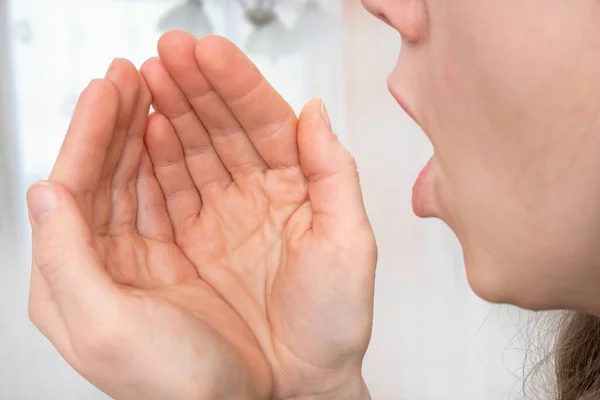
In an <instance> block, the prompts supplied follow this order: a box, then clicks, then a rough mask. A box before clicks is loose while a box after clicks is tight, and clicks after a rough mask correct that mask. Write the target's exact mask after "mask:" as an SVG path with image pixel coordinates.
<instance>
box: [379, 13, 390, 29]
mask: <svg viewBox="0 0 600 400" xmlns="http://www.w3.org/2000/svg"><path fill="white" fill-rule="evenodd" d="M377 18H379V19H380V20H382V21H383V22H384V23H386V24H388V25H390V26H391V25H392V24H391V23H390V20H389V19H388V18H387V17H386V16H385V14H382V13H379V14H377Z"/></svg>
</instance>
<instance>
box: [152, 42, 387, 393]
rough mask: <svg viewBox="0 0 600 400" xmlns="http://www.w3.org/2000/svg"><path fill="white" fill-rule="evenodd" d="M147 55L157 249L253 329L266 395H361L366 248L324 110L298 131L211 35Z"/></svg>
mask: <svg viewBox="0 0 600 400" xmlns="http://www.w3.org/2000/svg"><path fill="white" fill-rule="evenodd" d="M159 55H160V59H159V58H155V59H151V60H149V61H148V62H146V63H145V64H144V65H143V66H142V68H141V71H142V74H143V76H144V78H145V80H146V81H147V82H148V86H149V88H150V91H151V93H152V96H153V101H154V107H155V108H156V110H157V111H158V112H159V113H160V114H158V115H156V116H154V117H153V118H152V119H151V120H150V126H149V129H148V134H147V135H146V145H147V148H148V152H149V156H150V159H151V161H152V164H153V166H154V172H155V176H156V178H157V185H159V186H160V189H161V190H162V193H163V195H164V198H165V203H166V209H167V212H168V219H169V220H170V222H171V223H172V226H173V228H174V231H173V232H174V234H173V236H168V237H165V239H167V240H169V241H170V240H174V242H175V243H176V244H177V246H178V247H179V249H181V251H182V252H183V254H184V255H185V257H186V258H187V259H188V260H189V261H190V263H191V264H190V266H193V271H192V272H189V273H190V275H193V274H195V273H197V274H198V276H199V277H200V279H201V280H202V282H205V283H206V284H207V286H208V287H210V288H212V290H214V291H215V292H216V293H218V294H219V296H220V297H221V298H222V299H223V301H224V302H225V303H226V304H227V305H228V306H230V307H231V309H233V310H235V313H236V315H235V316H231V317H229V316H227V317H226V316H224V318H232V320H234V321H237V318H238V317H239V318H241V319H242V320H243V322H244V323H245V324H246V326H247V327H248V328H249V330H250V331H251V332H252V335H253V336H254V338H256V341H257V343H258V345H259V346H260V349H261V351H262V352H263V354H264V355H265V358H266V360H267V363H268V365H269V367H270V370H271V372H272V377H273V383H272V384H273V391H272V393H273V394H272V396H273V398H275V399H288V398H307V399H308V398H331V399H353V398H365V397H368V391H367V390H366V388H365V386H364V382H363V380H362V375H361V365H362V359H363V356H364V354H365V351H366V349H367V345H368V342H369V339H370V334H371V326H372V315H373V313H372V312H373V310H372V308H373V288H374V278H375V265H376V257H377V255H376V253H377V250H376V244H375V239H374V235H373V231H372V229H371V226H370V223H369V220H368V218H367V215H366V212H365V209H364V206H363V200H362V194H361V189H360V185H359V178H358V173H357V169H356V165H355V162H354V160H353V158H352V157H351V155H350V154H349V153H348V152H347V151H346V150H345V149H344V148H343V146H342V145H341V144H340V142H339V140H338V139H337V137H336V136H335V134H333V132H332V129H331V126H330V123H329V119H328V116H327V112H326V109H325V107H324V106H323V104H322V103H321V101H319V100H314V101H312V102H310V103H309V104H308V105H307V106H306V108H305V109H304V111H303V112H302V114H301V116H300V119H299V121H298V119H297V118H296V116H295V114H294V112H293V111H292V109H291V108H290V106H289V105H288V104H287V103H286V102H285V101H284V100H283V99H282V98H281V97H280V96H279V95H278V94H277V92H276V91H275V90H274V89H273V88H272V87H271V86H270V85H269V84H268V83H267V81H266V80H265V78H264V77H263V76H262V75H261V74H260V72H259V71H258V69H257V68H256V67H255V66H254V65H253V64H252V63H251V62H250V60H249V59H248V58H246V57H245V56H244V54H243V53H242V52H241V51H240V50H239V49H238V48H236V47H235V46H234V45H233V44H232V43H231V42H229V41H228V40H226V39H224V38H220V37H215V36H210V37H206V38H203V39H200V40H196V39H195V38H194V37H192V36H191V35H188V34H186V33H183V32H178V31H174V32H170V33H167V34H166V35H165V36H164V37H163V38H162V39H161V41H160V43H159ZM156 190H158V187H157V188H156ZM161 206H162V205H161ZM149 211H150V212H151V211H152V210H149ZM163 219H164V220H167V216H166V215H165V216H164V217H163V218H161V220H163ZM167 225H168V224H167V223H165V227H166V226H167ZM169 232H170V231H169ZM165 235H166V233H165ZM186 265H187V264H186Z"/></svg>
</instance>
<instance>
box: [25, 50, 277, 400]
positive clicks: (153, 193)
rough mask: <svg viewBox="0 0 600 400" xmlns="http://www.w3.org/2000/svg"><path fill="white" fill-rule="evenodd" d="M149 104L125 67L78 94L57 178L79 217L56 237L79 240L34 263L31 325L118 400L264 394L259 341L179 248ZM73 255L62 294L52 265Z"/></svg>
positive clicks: (266, 376) (267, 386)
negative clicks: (154, 148)
mask: <svg viewBox="0 0 600 400" xmlns="http://www.w3.org/2000/svg"><path fill="white" fill-rule="evenodd" d="M150 101H151V96H150V92H149V90H148V87H147V86H146V84H145V82H144V81H143V80H141V79H140V76H139V74H138V72H137V71H136V70H135V68H134V67H133V65H131V64H130V63H127V62H124V61H122V60H121V61H117V62H116V64H114V66H113V67H112V68H111V69H110V70H109V72H108V73H107V79H105V80H102V81H96V82H93V83H92V84H91V85H90V87H88V89H86V91H85V92H84V94H83V95H82V97H81V99H80V102H79V104H78V107H77V110H76V112H75V114H74V117H73V121H72V124H71V127H70V129H69V132H68V134H67V137H66V139H65V142H64V145H63V148H62V149H61V154H60V155H59V158H58V160H57V162H56V165H55V167H54V169H53V171H52V174H51V178H50V179H51V180H52V181H54V182H56V183H61V184H62V185H64V186H65V187H66V190H68V192H70V198H71V200H67V201H75V203H76V204H75V205H74V208H75V209H78V210H79V213H78V215H77V214H73V215H71V217H72V218H74V219H73V220H70V221H62V222H61V223H60V224H59V226H60V229H62V230H65V232H57V233H56V235H53V236H56V237H58V238H61V237H69V236H73V235H72V234H70V233H67V232H66V231H67V230H70V229H73V230H75V231H77V232H78V235H79V237H78V238H76V240H79V242H78V243H71V244H69V245H68V247H67V248H63V249H61V248H60V247H56V246H54V247H52V249H53V251H55V254H53V255H52V254H50V255H47V256H46V259H47V260H48V261H43V260H42V261H40V260H39V259H36V260H35V261H36V262H34V268H33V272H32V283H31V300H30V304H31V316H32V319H33V320H34V322H36V324H37V325H38V327H40V329H41V330H42V332H44V333H45V334H46V335H47V336H48V338H49V339H50V340H51V341H52V342H53V343H54V344H55V346H56V347H57V348H58V349H59V351H60V352H61V354H62V355H63V356H64V357H65V359H66V360H67V361H68V362H69V363H70V364H71V365H72V366H73V367H74V368H75V369H77V370H78V371H79V372H80V373H81V374H82V375H84V376H85V377H86V378H88V379H89V380H90V381H91V382H93V383H94V384H95V385H97V386H98V387H99V388H101V389H102V390H104V391H105V392H106V393H107V394H109V395H111V396H113V397H115V398H120V399H121V398H122V399H126V398H148V399H155V398H156V399H169V398H173V399H179V398H199V399H212V398H215V396H217V397H218V398H240V397H250V398H258V399H261V398H267V397H268V396H269V394H270V392H271V386H272V385H271V371H270V370H269V367H268V364H267V363H266V360H265V357H264V355H263V353H262V351H261V349H260V347H259V345H258V343H257V342H256V339H255V338H254V336H253V335H252V333H251V332H250V330H249V329H248V327H247V325H246V324H245V323H244V321H243V320H242V319H241V318H240V317H239V315H238V314H237V312H236V311H235V310H234V309H233V308H232V307H231V306H230V305H229V304H228V303H227V302H226V301H225V300H224V299H223V297H222V296H221V295H220V294H219V293H218V292H216V291H215V290H214V289H213V288H212V287H211V286H210V284H208V283H207V282H206V281H205V280H203V279H201V277H200V275H199V273H198V271H197V269H196V268H195V267H194V265H193V264H192V263H191V262H190V261H189V260H188V258H187V257H186V256H185V255H184V253H183V252H182V251H181V250H180V248H179V247H178V246H177V245H176V244H175V236H174V234H173V226H172V223H171V221H170V219H169V215H168V214H167V210H166V208H165V199H164V197H163V194H162V192H161V189H160V186H159V183H158V181H157V178H156V176H155V174H154V171H153V166H152V164H151V161H150V158H149V156H148V153H147V151H146V150H145V149H144V145H143V140H141V139H142V138H143V136H144V134H147V135H150V136H152V131H153V130H156V127H157V125H156V123H152V121H149V120H148V108H149V106H150ZM156 120H157V118H154V119H153V121H156ZM159 122H160V120H159ZM63 190H65V189H63ZM50 240H51V241H52V240H53V239H50ZM69 253H74V255H72V256H71V257H73V259H76V261H75V262H74V263H75V264H78V266H77V268H76V269H75V270H74V271H75V273H76V274H78V275H79V281H78V283H77V284H76V285H73V284H67V285H64V284H62V283H60V285H61V288H62V289H61V290H59V291H57V290H56V285H57V283H56V282H55V281H54V279H56V278H54V275H55V274H48V265H49V263H55V261H56V260H57V259H64V257H65V256H66V255H67V254H69ZM34 254H35V252H34ZM59 263H60V262H59ZM41 271H44V273H43V274H40V272H41ZM77 285H82V286H81V287H78V286H77Z"/></svg>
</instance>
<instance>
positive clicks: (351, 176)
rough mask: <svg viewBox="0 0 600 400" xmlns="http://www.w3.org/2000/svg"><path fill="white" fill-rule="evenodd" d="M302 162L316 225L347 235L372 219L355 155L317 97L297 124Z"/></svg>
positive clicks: (322, 230)
mask: <svg viewBox="0 0 600 400" xmlns="http://www.w3.org/2000/svg"><path fill="white" fill-rule="evenodd" d="M298 147H299V149H300V163H301V165H302V169H303V170H304V175H305V176H306V178H307V179H308V195H309V198H310V201H311V204H312V210H313V229H317V230H318V231H320V232H318V233H323V234H324V235H326V236H329V237H333V238H335V237H337V236H344V237H346V238H347V237H348V233H349V231H350V232H353V231H356V230H357V229H361V228H363V229H364V228H365V227H368V229H369V230H370V229H371V227H370V223H369V220H368V218H367V214H366V211H365V207H364V203H363V197H362V191H361V188H360V181H359V177H358V171H357V168H356V162H355V160H354V157H352V155H351V154H350V153H349V152H348V151H347V150H346V149H345V148H344V146H342V144H341V143H340V141H339V140H338V138H337V136H336V135H335V133H334V132H333V131H332V128H331V123H330V121H329V115H328V113H327V109H326V107H325V104H324V103H323V102H322V101H321V100H319V99H315V100H312V101H311V102H309V103H308V104H307V105H306V106H305V107H304V110H302V113H301V114H300V120H299V128H298Z"/></svg>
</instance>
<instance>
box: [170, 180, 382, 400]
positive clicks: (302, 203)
mask: <svg viewBox="0 0 600 400" xmlns="http://www.w3.org/2000/svg"><path fill="white" fill-rule="evenodd" d="M241 186H242V187H243V189H240V188H239V187H238V186H230V187H228V188H227V189H225V190H223V191H222V192H220V193H219V194H218V195H216V196H214V198H213V199H211V201H210V202H207V203H204V204H203V207H202V210H201V212H200V214H199V215H198V217H197V218H195V219H193V220H192V221H190V223H189V224H186V225H185V226H184V227H183V229H182V230H181V232H180V235H179V236H178V239H177V241H178V244H179V246H180V247H181V249H182V251H183V252H184V253H185V254H186V256H187V257H188V258H189V259H190V260H191V261H192V263H193V264H194V265H195V266H196V267H197V268H198V272H199V274H200V276H202V278H203V279H204V280H205V281H206V282H207V283H209V284H210V285H211V287H213V288H215V289H216V290H217V291H218V292H219V293H220V294H221V295H222V296H223V298H224V299H225V300H226V301H227V303H228V304H230V305H231V306H232V307H233V308H234V309H235V310H236V311H237V312H238V313H239V315H241V316H242V318H243V319H244V320H245V322H246V323H247V324H248V326H249V327H250V329H251V330H252V332H253V334H254V335H255V336H256V338H257V340H258V341H259V343H260V345H261V347H262V349H263V351H265V353H266V356H267V359H268V360H269V362H270V364H271V367H272V369H273V373H274V377H275V381H276V384H277V385H278V386H276V394H279V395H280V396H282V397H284V396H285V395H286V393H288V392H296V391H298V390H299V389H300V387H301V386H302V385H306V380H307V378H309V377H310V378H312V377H315V376H318V375H320V374H322V373H323V372H324V371H328V370H335V369H336V368H341V367H343V363H344V361H345V360H346V358H347V357H348V356H349V355H352V354H353V353H355V352H356V351H357V349H360V348H363V347H364V346H366V342H367V341H368V335H367V334H366V332H368V331H369V329H370V323H371V321H370V314H369V304H370V301H369V299H368V298H366V297H367V296H365V298H361V299H357V298H353V297H354V296H360V295H361V293H362V292H363V290H359V289H362V288H353V287H352V286H351V284H350V282H349V281H348V280H346V279H344V278H348V276H349V275H348V274H349V273H351V271H343V273H341V274H339V272H341V271H334V270H333V269H335V268H336V267H337V264H340V259H339V255H340V251H339V250H340V249H338V248H336V246H335V245H334V244H333V243H330V242H327V241H324V240H323V238H320V237H318V234H315V232H314V231H313V212H312V210H311V209H310V202H309V201H308V192H307V182H306V177H305V176H304V173H303V172H302V170H301V169H300V168H296V169H286V170H283V171H282V170H268V171H266V173H259V174H253V175H251V176H249V177H247V178H246V180H245V182H244V183H243V184H242V185H241ZM349 239H351V238H350V237H349ZM361 239H364V241H363V242H362V243H361V244H362V245H367V246H368V245H370V242H369V239H370V238H369V232H367V233H366V234H364V236H362V237H361ZM362 252H363V251H362V247H360V248H357V249H356V255H357V256H358V257H359V258H355V259H354V263H356V264H357V265H360V264H367V263H369V262H372V260H371V259H370V258H371V257H372V254H367V255H366V256H363V257H361V256H360V253H362ZM328 269H329V270H328ZM370 273H371V272H370V271H369V272H366V271H365V273H364V274H363V276H362V277H361V280H360V282H361V283H362V282H365V279H369V277H368V275H369V274H370ZM343 285H346V286H347V289H346V290H340V289H339V287H340V286H343ZM354 289H356V290H354ZM328 303H329V304H332V305H337V304H344V305H348V306H350V307H352V305H353V304H361V305H365V306H364V308H363V309H361V310H360V311H362V312H363V314H362V315H361V316H360V317H359V318H358V319H357V318H356V315H355V314H354V313H353V314H351V315H350V316H348V318H347V319H346V318H345V315H343V314H340V313H337V312H336V310H337V307H335V306H334V307H329V306H328V305H329V304H328ZM344 325H346V327H344ZM311 375H312V376H311ZM300 377H301V378H300Z"/></svg>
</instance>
